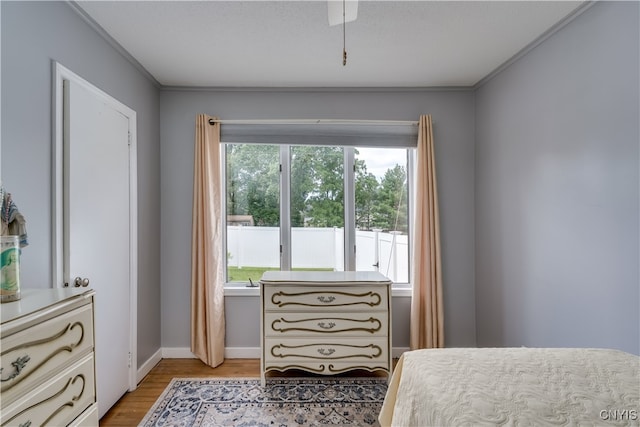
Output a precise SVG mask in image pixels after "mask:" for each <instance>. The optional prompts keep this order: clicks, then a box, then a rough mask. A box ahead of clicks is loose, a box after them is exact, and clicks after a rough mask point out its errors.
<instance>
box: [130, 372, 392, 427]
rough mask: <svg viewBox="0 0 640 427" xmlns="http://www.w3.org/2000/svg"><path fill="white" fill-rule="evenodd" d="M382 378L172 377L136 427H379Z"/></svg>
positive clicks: (385, 383) (384, 388) (384, 381)
mask: <svg viewBox="0 0 640 427" xmlns="http://www.w3.org/2000/svg"><path fill="white" fill-rule="evenodd" d="M386 391H387V380H386V379H383V378H342V377H338V378H270V379H268V380H267V385H266V387H264V388H263V387H261V386H260V380H258V379H212V378H174V379H173V380H172V381H171V383H170V384H169V385H168V386H167V388H166V389H165V391H164V392H163V393H162V395H161V396H160V397H159V398H158V400H157V401H156V403H155V404H154V405H153V407H152V408H151V410H149V412H148V413H147V415H146V416H145V417H144V419H143V420H142V421H141V423H140V424H139V426H143V427H151V426H184V427H191V426H234V427H243V426H247V427H248V426H251V427H254V426H256V427H262V426H278V427H280V426H282V427H288V426H326V425H333V426H379V424H378V414H379V412H380V408H381V407H382V401H383V400H384V396H385V393H386Z"/></svg>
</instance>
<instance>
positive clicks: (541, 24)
mask: <svg viewBox="0 0 640 427" xmlns="http://www.w3.org/2000/svg"><path fill="white" fill-rule="evenodd" d="M582 3H583V2H582V1H530V2H527V1H495V2H489V1H371V0H369V1H367V0H360V2H359V5H358V17H357V19H356V20H355V21H354V22H351V23H347V24H346V48H347V53H348V61H347V65H346V66H343V65H342V44H343V34H342V31H343V27H342V25H337V26H333V27H330V26H329V24H328V20H327V2H326V1H309V0H307V1H193V2H192V1H78V2H77V4H78V5H79V6H80V7H81V8H82V9H83V10H84V11H85V12H86V14H88V15H89V16H90V17H91V18H92V19H93V20H94V21H95V22H96V23H97V24H98V25H99V26H101V27H102V28H103V29H104V30H105V31H106V32H107V33H108V34H109V35H110V36H111V37H112V38H113V39H115V40H116V41H117V42H118V43H119V44H120V45H121V46H122V47H123V48H124V49H125V50H127V51H128V52H129V54H131V55H132V56H133V57H134V58H135V59H136V60H137V61H138V62H139V63H140V64H141V65H142V66H143V67H144V68H145V69H146V70H147V71H148V72H149V73H150V74H151V75H153V77H154V78H155V79H156V80H157V81H158V82H159V83H160V84H162V85H166V86H213V87H221V86H232V87H345V86H349V87H436V86H473V85H474V84H476V83H477V82H478V81H480V80H481V79H482V78H483V77H485V76H487V75H488V74H490V73H491V72H492V71H493V70H495V69H496V68H498V67H499V66H500V65H501V64H503V63H504V62H506V61H507V60H509V59H510V58H512V57H513V56H514V55H516V54H517V53H518V52H519V51H521V50H522V49H523V48H525V47H526V46H528V45H529V44H530V43H531V42H533V41H535V40H536V39H538V38H539V37H540V36H541V35H543V34H544V33H545V32H547V31H548V30H549V29H550V28H551V27H553V26H554V25H555V24H557V23H558V22H559V21H562V20H563V19H564V18H565V17H567V16H568V15H570V14H571V13H572V11H574V10H576V9H577V8H578V7H579V6H580V5H581V4H582Z"/></svg>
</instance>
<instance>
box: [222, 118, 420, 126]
mask: <svg viewBox="0 0 640 427" xmlns="http://www.w3.org/2000/svg"><path fill="white" fill-rule="evenodd" d="M215 123H220V124H223V125H224V124H233V125H313V124H318V125H322V124H344V125H372V126H417V125H418V122H417V121H402V120H345V119H293V120H222V119H209V124H210V125H212V124H215Z"/></svg>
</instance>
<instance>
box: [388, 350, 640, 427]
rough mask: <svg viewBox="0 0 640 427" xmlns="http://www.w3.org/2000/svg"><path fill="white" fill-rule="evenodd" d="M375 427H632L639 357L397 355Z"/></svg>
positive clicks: (638, 406) (639, 385)
mask: <svg viewBox="0 0 640 427" xmlns="http://www.w3.org/2000/svg"><path fill="white" fill-rule="evenodd" d="M379 420H380V424H381V426H383V427H385V426H391V425H393V426H397V427H408V426H411V427H427V426H495V425H511V426H544V425H548V426H567V425H571V426H573V425H576V426H577V425H580V426H583V425H584V426H597V425H606V426H616V425H639V423H640V421H639V420H640V357H638V356H635V355H632V354H628V353H625V352H622V351H617V350H607V349H577V348H567V349H552V348H449V349H432V350H416V351H409V352H406V353H404V354H403V355H402V357H401V358H400V360H399V362H398V365H397V366H396V370H395V371H394V373H393V377H392V379H391V383H390V384H389V389H388V391H387V395H386V398H385V401H384V404H383V407H382V411H381V413H380V417H379Z"/></svg>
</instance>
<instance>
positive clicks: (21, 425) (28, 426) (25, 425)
mask: <svg viewBox="0 0 640 427" xmlns="http://www.w3.org/2000/svg"><path fill="white" fill-rule="evenodd" d="M19 427H31V420H27V422H26V423H23V424H20V426H19Z"/></svg>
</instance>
